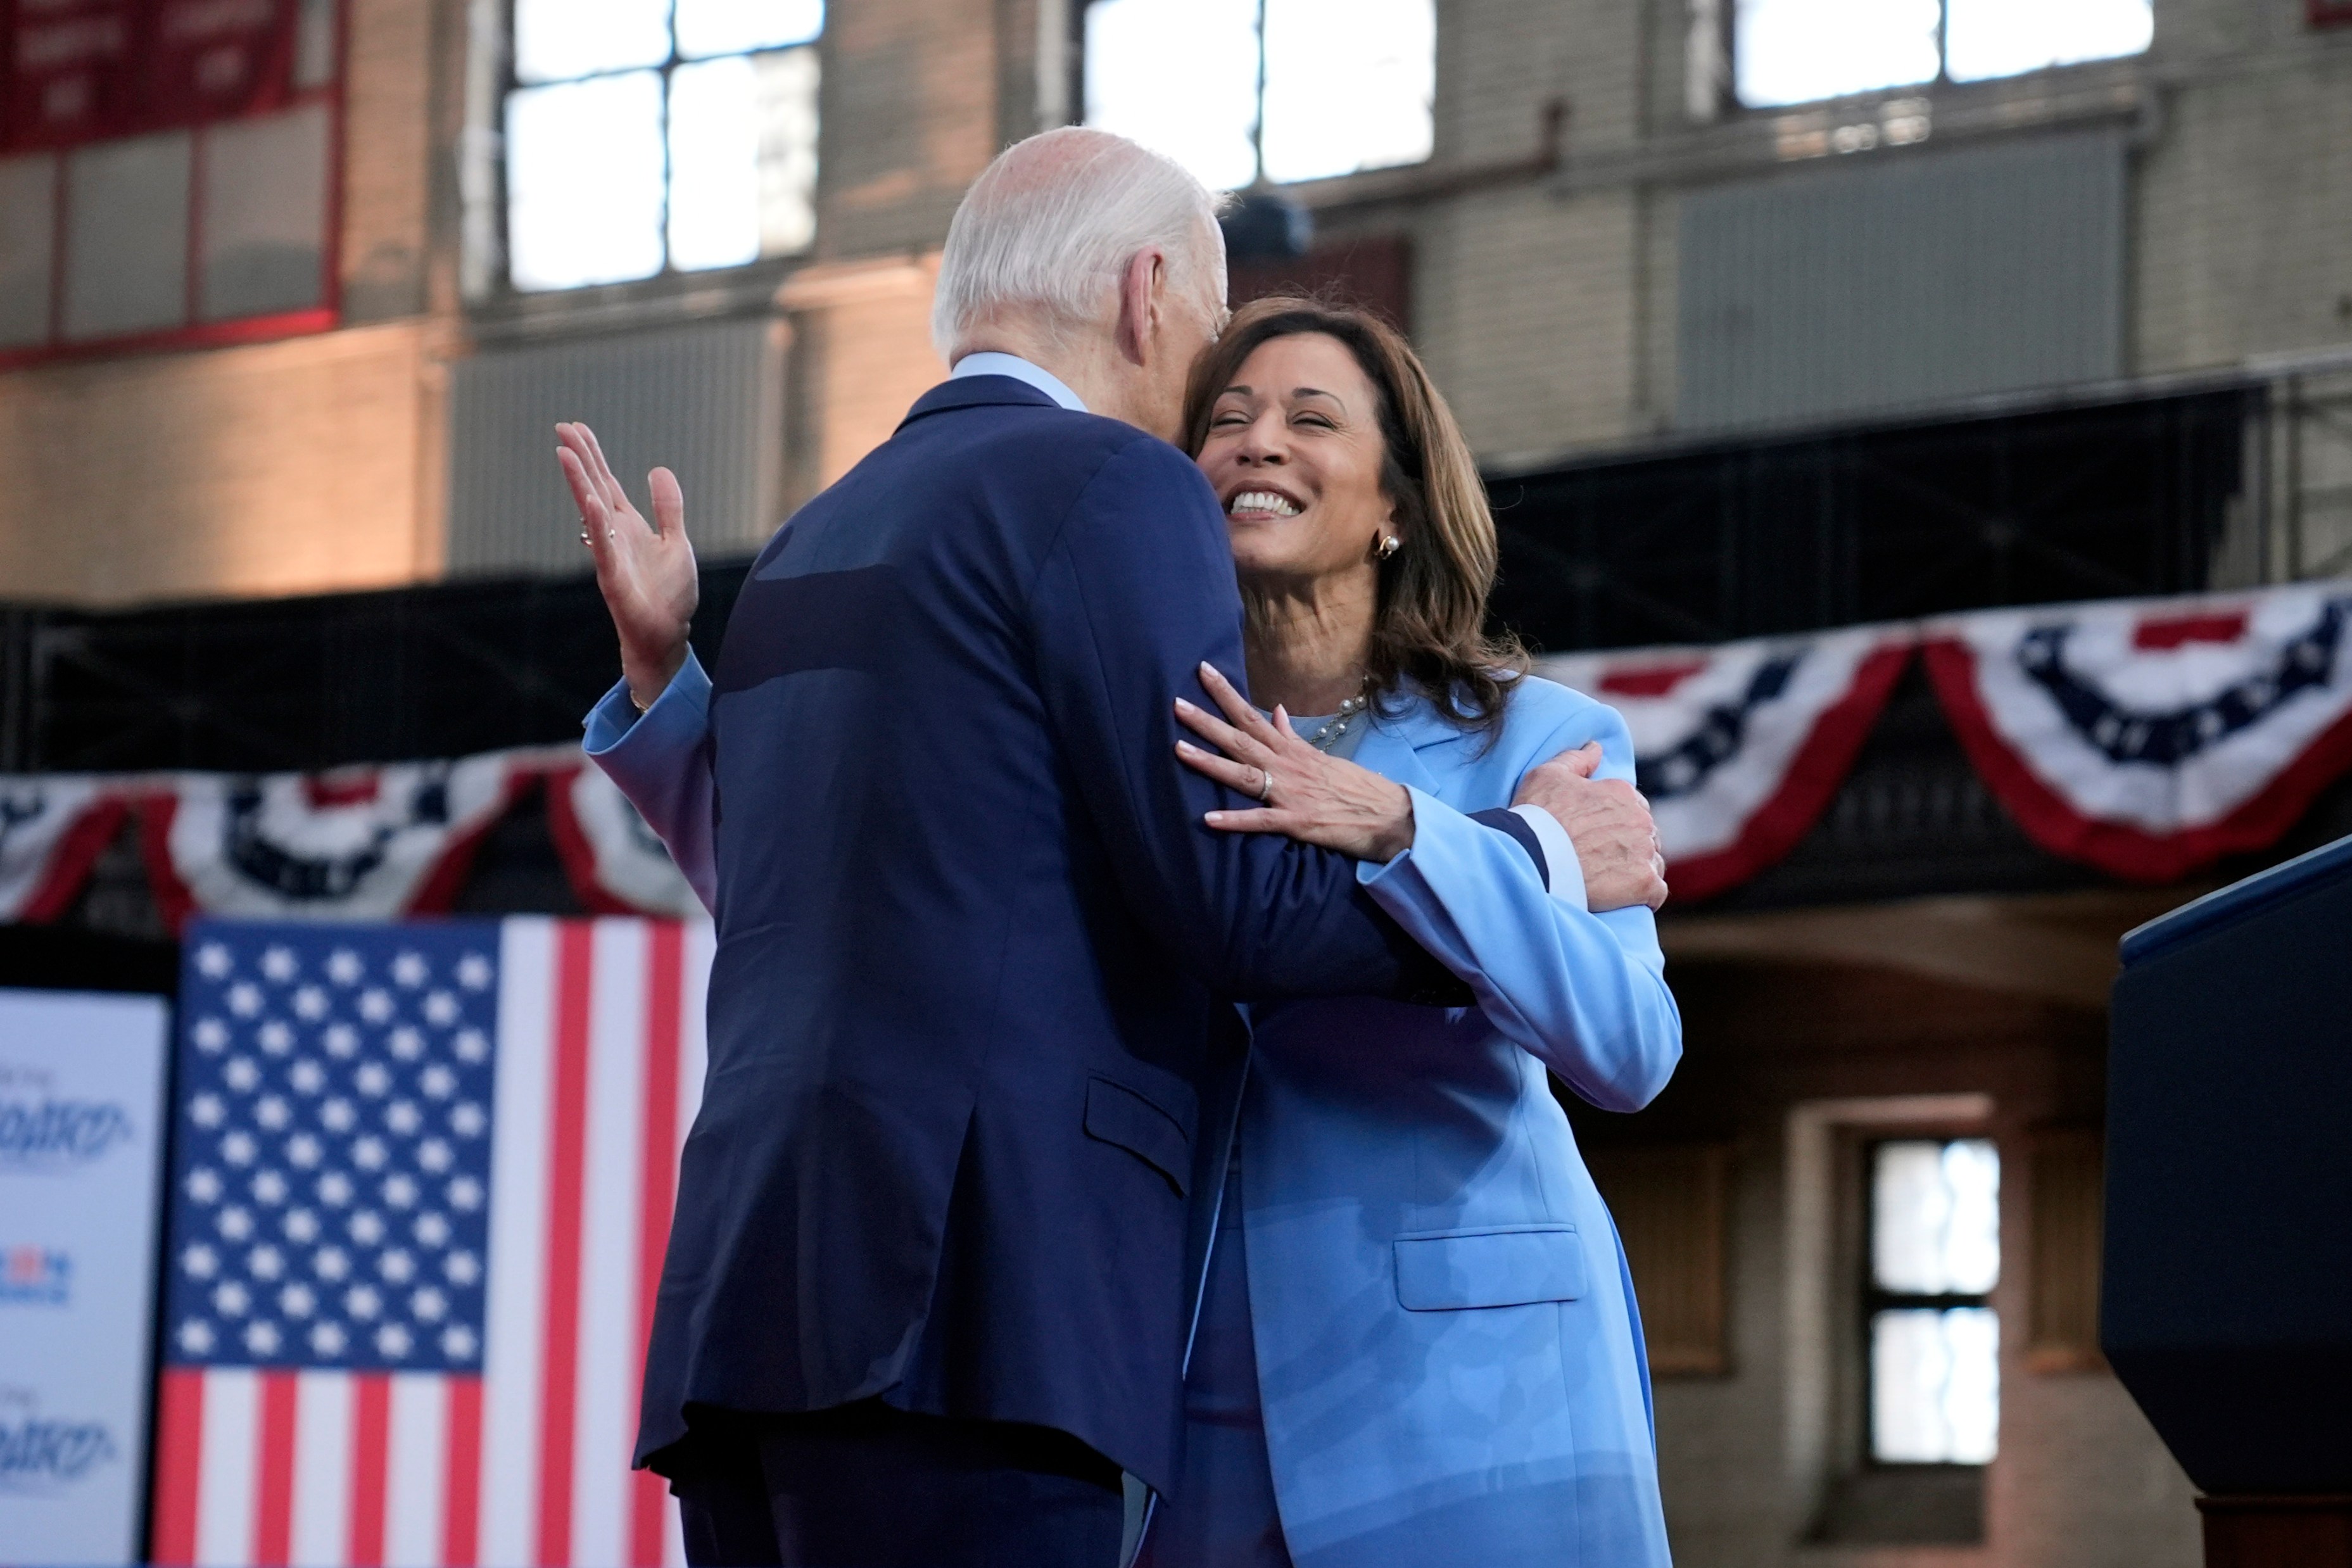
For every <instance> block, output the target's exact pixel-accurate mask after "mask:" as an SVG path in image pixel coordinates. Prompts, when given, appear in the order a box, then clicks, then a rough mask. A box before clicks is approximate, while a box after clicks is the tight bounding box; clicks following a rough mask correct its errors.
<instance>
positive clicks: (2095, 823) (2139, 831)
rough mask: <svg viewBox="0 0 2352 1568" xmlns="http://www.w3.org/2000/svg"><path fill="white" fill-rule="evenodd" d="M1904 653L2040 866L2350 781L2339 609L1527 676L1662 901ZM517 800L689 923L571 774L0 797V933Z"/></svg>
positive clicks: (435, 878)
mask: <svg viewBox="0 0 2352 1568" xmlns="http://www.w3.org/2000/svg"><path fill="white" fill-rule="evenodd" d="M1915 647H1917V648H1920V649H1922V651H1923V652H1924V655H1925V658H1926V660H1927V671H1928V674H1929V676H1930V677H1931V678H1932V679H1933V681H1934V685H1935V689H1936V691H1937V696H1938V698H1939V699H1940V700H1941V702H1942V705H1943V707H1944V710H1945V712H1946V714H1947V715H1948V718H1949V719H1950V721H1951V724H1952V728H1953V730H1954V731H1955V732H1956V733H1957V734H1958V738H1959V741H1960V743H1961V745H1962V746H1963V747H1964V748H1965V750H1966V752H1967V753H1968V756H1969V760H1970V762H1971V763H1972V764H1973V766H1974V767H1975V770H1976V772H1977V773H1978V774H1979V776H1980V777H1981V778H1982V779H1983V781H1984V783H1985V785H1986V787H1987V788H1988V789H1989V790H1990V791H1991V793H1992V795H1994V796H1995V798H1997V799H1998V800H1999V801H2000V803H2001V805H2003V806H2004V807H2006V808H2007V809H2008V811H2009V812H2010V814H2011V816H2013V817H2014V818H2015V819H2016V820H2017V822H2018V823H2019V825H2020V826H2021V827H2022V828H2023V830H2024V831H2025V832H2026V833H2027V834H2028V835H2029V836H2030V837H2032V839H2033V840H2034V841H2035V842H2036V843H2037V844H2039V845H2041V846H2042V847H2043V848H2044V849H2046V850H2048V851H2049V852H2051V853H2052V854H2054V855H2059V856H2063V857H2065V858H2070V859H2074V860H2080V861H2084V862H2086V863H2088V864H2090V865H2093V866H2095V867H2097V868H2099V869H2101V870H2103V871H2105V872H2107V873H2108V874H2110V875H2113V876H2116V877H2120V878H2124V879H2130V880H2136V881H2147V882H2165V881H2170V880H2174V879H2178V878H2179V877H2182V876H2184V875H2186V874H2187V873H2189V872H2190V871H2193V870H2195V869H2196V868H2199V867H2200V866H2203V865H2206V864H2209V863H2210V862H2211V861H2213V860H2216V859H2218V858H2221V857H2222V856H2225V855H2230V854H2234V853H2243V852H2248V851H2253V850H2259V849H2263V848H2264V847H2268V846H2269V845H2271V844H2273V843H2274V842H2276V841H2277V839H2278V838H2279V837H2281V836H2283V835H2284V833H2286V831H2287V830H2288V829H2289V828H2291V827H2293V826H2294V824H2295V823H2296V822H2297V821H2298V820H2299V819H2300V818H2301V817H2302V816H2303V815H2304V814H2305V811H2306V810H2308V809H2309V807H2310V805H2311V804H2312V802H2313V800H2314V798H2315V797H2316V796H2317V795H2318V794H2319V793H2320V792H2321V791H2322V790H2324V789H2326V787H2327V786H2328V785H2329V784H2333V783H2334V782H2335V781H2336V780H2337V779H2338V778H2341V777H2342V776H2344V775H2345V774H2346V773H2352V582H2337V583H2323V584H2295V585H2294V586H2290V587H2284V588H2273V589H2266V590H2263V591H2261V592H2258V593H2247V594H2236V595H2206V596H2201V597H2194V598H2177V599H2148V600H2110V601H2105V602H2101V603H2094V604H2086V605H2041V606H2035V607H2032V608H2026V609H2004V610H1987V611H1979V612H1977V613H1974V614H1970V615H1965V616H1951V617H1948V618H1945V619H1941V620H1937V621H1934V622H1930V623H1927V624H1926V625H1924V626H1911V625H1902V626H1858V627H1849V628H1845V629H1843V630H1839V631H1832V632H1821V633H1813V634H1809V635H1805V636H1801V637H1776V638H1760V639H1755V640H1751V641H1745V642H1735V643H1723V644H1719V645H1717V646H1714V647H1688V648H1674V647H1653V648H1634V649H1623V650H1618V651H1614V652H1609V653H1597V654H1579V655H1572V656H1567V657H1562V658H1549V659H1546V660H1543V661H1542V662H1541V664H1540V665H1539V666H1538V668H1539V670H1540V671H1541V673H1543V674H1545V675H1547V676H1549V677H1550V678H1551V679H1555V680H1559V681H1561V682H1563V683H1564V684H1566V685H1569V686H1572V687H1575V688H1576V689H1579V690H1581V691H1584V692H1587V693H1590V694H1591V695H1592V696H1594V697H1596V698H1599V699H1600V700H1602V701H1604V702H1607V703H1609V704H1611V705H1612V707H1614V708H1616V709H1617V710H1619V711H1620V712H1622V714H1623V715H1624V717H1625V721H1626V724H1627V727H1628V728H1629V729H1630V730H1631V731H1632V732H1633V745H1634V751H1635V754H1636V758H1637V761H1636V773H1637V781H1638V783H1639V785H1640V787H1641V789H1642V790H1643V793H1644V794H1645V795H1648V796H1649V797H1650V802H1651V805H1652V806H1653V808H1654V811H1655V812H1656V815H1657V823H1658V834H1659V837H1660V838H1661V839H1662V840H1663V842H1664V847H1665V852H1666V858H1667V880H1668V882H1669V883H1670V884H1671V886H1672V889H1673V891H1674V894H1675V898H1676V900H1681V901H1684V902H1690V901H1696V900H1701V899H1705V898H1708V897H1711V896H1713V895H1714V894H1717V893H1720V892H1723V891H1725V890H1727V889H1730V888H1733V887H1736V886H1738V884H1739V883H1741V882H1744V881H1746V880H1747V879H1749V878H1751V877H1753V876H1755V875H1756V874H1757V873H1758V872H1759V871H1762V870H1763V869H1764V868H1767V867H1769V866H1770V865H1771V864H1773V863H1774V862H1775V861H1777V860H1778V859H1780V858H1781V857H1782V856H1784V855H1786V854H1787V853H1788V852H1789V851H1790V849H1791V848H1793V847H1795V846H1796V844H1797V843H1798V841H1799V840H1800V839H1801V838H1802V837H1804V836H1805V835H1806V833H1808V832H1809V831H1811V828H1812V826H1813V825H1814V824H1815V823H1816V822H1817V821H1818V820H1819V819H1820V816H1821V814H1822V811H1823V810H1824V809H1825V808H1826V807H1827V805H1828V804H1829V802H1830V800H1831V797H1832V795H1835V793H1836V791H1837V789H1838V786H1839V785H1840V784H1843V782H1844V780H1845V777H1846V775H1847V773H1849V772H1850V771H1851V770H1852V768H1853V761H1854V757H1855V755H1856V753H1857V752H1860V750H1861V748H1862V744H1863V742H1864V738H1865V737H1866V736H1867V735H1868V733H1869V731H1870V729H1871V727H1872V725H1873V724H1874V722H1875V721H1877V718H1878V715H1879V712H1880V710H1882V709H1883V708H1884V707H1885V702H1886V699H1887V696H1888V694H1889V692H1890V691H1891V690H1892V689H1893V688H1894V686H1895V681H1896V679H1897V678H1898V677H1899V676H1900V675H1901V674H1902V672H1903V670H1904V668H1905V667H1906V663H1907V661H1908V660H1909V658H1910V656H1911V650H1912V649H1913V648H1915ZM534 783H543V784H544V787H545V789H546V799H547V817H548V828H549V832H550V835H551V837H552V838H553V839H554V842H555V847H556V850H557V852H558V855H559V857H560V858H561V859H562V864H563V868H564V871H565V874H566V878H567V879H568V880H569V881H570V883H571V884H572V890H573V892H574V893H575V894H576V895H577V897H578V898H579V900H580V902H581V903H582V904H583V906H585V907H586V908H588V909H589V910H592V911H594V912H598V913H619V914H641V915H653V916H669V917H681V916H682V917H685V918H688V919H698V918H700V917H701V914H702V910H701V907H700V904H699V902H698V900H697V899H696V898H695V895H694V892H693V889H691V888H690V887H688V884H687V881H686V879H685V878H684V877H683V876H682V875H681V874H680V873H679V872H678V870H677V867H675V866H674V865H672V864H671V862H670V859H669V856H668V853H667V850H666V849H665V848H664V847H663V846H662V844H661V841H660V840H659V839H657V838H656V837H654V835H653V833H652V831H651V830H650V829H649V828H647V827H646V824H645V822H644V820H643V819H642V818H641V817H639V816H638V815H637V813H636V809H635V807H634V806H632V805H630V804H629V803H628V801H627V799H626V798H625V797H624V796H623V795H621V793H620V791H619V790H618V789H616V788H615V787H614V785H613V784H612V782H611V781H610V780H609V779H607V778H606V777H605V776H604V773H603V772H602V770H600V769H598V768H596V767H594V766H593V764H590V763H588V762H587V760H586V759H585V758H584V757H583V756H582V755H581V753H580V752H579V750H578V748H577V747H572V746H563V747H534V748H524V749H518V750H514V751H507V752H489V753H486V754H484V755H481V756H475V757H467V758H463V759H460V760H458V761H456V762H426V763H393V764H389V765H385V766H379V767H363V768H350V769H340V770H337V771H335V772H332V773H318V774H300V773H279V774H271V775H266V776H251V775H235V774H222V773H178V774H169V775H163V776H160V777H158V776H134V775H116V776H99V775H88V774H37V775H25V776H16V777H0V921H49V920H55V919H57V918H58V916H60V915H62V914H63V913H64V912H65V911H66V910H67V909H68V907H69V906H70V905H71V903H72V901H73V900H74V899H75V897H76V896H77V895H78V894H79V891H80V889H81V887H82V885H83V884H84V882H85V881H86V880H87V879H88V877H89V871H90V868H91V867H92V865H93V864H94V863H95V861H96V859H97V858H98V855H99V853H100V851H101V850H102V849H103V848H104V847H106V846H107V845H108V844H109V843H110V842H112V841H113V839H114V838H115V837H116V836H117V835H118V833H119V832H120V831H121V827H122V826H123V823H124V821H125V818H126V816H127V815H128V814H129V813H130V812H131V811H132V810H134V809H135V810H136V811H137V812H138V813H139V815H140V826H141V836H142V842H143V847H144V848H145V851H146V858H147V864H148V870H149V877H150V880H151V881H152V885H153V888H154V892H155V899H156V902H157V904H158V905H159V907H160V908H161V909H162V910H163V914H164V916H165V918H166V919H167V920H168V921H170V922H171V923H172V924H173V926H174V927H176V926H178V925H179V924H180V923H181V922H182V921H184V920H185V919H186V918H187V917H188V916H189V915H190V914H192V913H194V912H197V911H204V912H208V913H220V914H245V915H256V916H265V917H280V918H282V917H287V916H294V917H312V918H320V919H330V920H383V919H390V918H394V917H398V916H401V915H410V914H426V913H433V912H436V911H438V910H446V909H447V908H448V907H449V906H450V904H451V902H452V900H454V899H455V898H456V896H457V892H458V891H459V889H460V887H461V886H462V884H463V882H464V879H465V878H466V876H467V871H468V868H469V867H470V865H471V862H472V859H473V856H474V851H475V849H476V847H477V846H478V844H479V842H480V840H481V838H482V837H483V835H484V834H486V833H487V832H488V830H489V829H490V828H491V827H492V826H494V825H495V824H496V823H497V821H498V820H499V817H500V816H501V815H503V814H504V813H505V812H506V811H507V810H508V809H509V807H510V806H511V805H512V804H513V803H514V801H515V799H516V798H517V796H518V795H520V793H521V792H522V791H524V790H526V789H527V788H529V787H530V785H531V784H534Z"/></svg>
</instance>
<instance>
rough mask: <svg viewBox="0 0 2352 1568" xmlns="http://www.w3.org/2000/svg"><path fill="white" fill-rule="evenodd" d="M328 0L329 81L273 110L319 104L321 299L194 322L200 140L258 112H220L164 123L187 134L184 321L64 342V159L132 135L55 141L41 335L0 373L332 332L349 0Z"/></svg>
mask: <svg viewBox="0 0 2352 1568" xmlns="http://www.w3.org/2000/svg"><path fill="white" fill-rule="evenodd" d="M334 4H335V64H334V74H333V77H332V79H331V80H330V81H329V82H328V83H327V85H326V86H324V87H315V88H310V89H298V90H296V91H294V92H292V93H290V94H289V95H288V98H287V100H286V102H284V103H283V104H281V105H279V106H278V107H277V108H276V109H273V110H270V111H269V112H270V113H271V114H284V113H288V112H290V111H292V110H297V109H301V108H304V107H307V106H309V105H310V104H314V103H324V104H325V105H326V106H327V201H326V209H325V215H324V226H325V233H324V235H323V236H322V237H321V238H322V243H321V245H320V248H319V269H320V274H321V276H320V296H319V297H320V302H319V303H318V304H316V305H311V306H306V307H304V308H303V309H300V310H275V311H270V312H268V313H266V314H262V315H257V316H240V317H237V318H236V319H235V320H232V321H198V320H197V319H196V315H197V302H198V297H199V294H200V291H201V290H202V289H203V286H204V284H203V276H202V269H201V266H200V263H201V260H202V258H203V248H204V195H205V133H206V132H209V131H211V130H213V129H214V128H215V127H216V126H224V125H235V124H237V123H239V122H241V121H247V120H256V119H261V118H265V116H262V115H257V114H232V115H219V116H213V117H209V118H203V117H200V118H197V119H194V120H192V121H189V122H188V123H187V124H185V125H184V126H174V127H168V128H166V129H168V130H175V131H184V132H187V134H188V137H189V142H190V149H189V163H188V222H187V229H186V232H185V233H184V235H183V237H182V244H183V245H184V248H185V251H186V261H187V268H186V278H185V281H184V289H185V297H184V301H183V305H182V310H183V314H184V320H183V323H182V324H181V325H179V326H176V327H163V328H158V329H155V330H153V331H141V332H125V333H120V334H117V335H115V336H113V337H107V338H89V339H83V340H79V341H75V342H68V341H66V340H65V338H64V336H63V333H64V330H65V289H66V277H65V261H66V238H67V226H68V216H69V214H68V192H67V185H66V160H67V159H68V157H69V156H71V155H72V154H73V153H78V152H80V151H82V150H83V149H85V148H89V147H102V146H105V145H106V144H107V143H109V142H126V141H131V140H133V139H134V137H129V136H94V137H90V138H88V139H86V140H79V141H68V142H58V143H56V144H54V145H52V146H48V147H46V148H42V149H38V151H40V152H46V153H49V154H50V155H51V156H53V157H55V158H56V160H57V164H56V169H55V171H54V174H53V176H52V177H53V182H54V183H53V184H52V188H51V191H50V196H49V221H50V225H51V229H50V237H49V300H48V310H49V324H48V331H49V336H48V341H47V342H45V343H41V344H38V345H36V346H31V347H23V348H12V349H0V373H5V372H8V371H13V370H23V369H26V368H29V367H32V366H35V365H45V364H56V363H70V362H74V361H79V360H93V359H112V358H117V357H121V356H124V355H131V354H150V353H173V352H176V351H180V350H186V349H211V348H226V347H230V346H232V345H235V344H238V343H257V342H275V341H277V340H278V339H281V338H292V337H304V336H309V335H310V334H313V333H318V332H325V331H333V330H334V329H335V328H336V327H338V326H341V324H342V318H343V206H344V193H345V187H346V184H347V182H346V180H345V178H344V167H343V154H344V150H345V147H346V146H347V129H348V123H349V117H350V102H351V52H352V0H334ZM154 134H156V132H152V131H142V132H137V133H136V135H137V136H138V137H145V136H152V135H154Z"/></svg>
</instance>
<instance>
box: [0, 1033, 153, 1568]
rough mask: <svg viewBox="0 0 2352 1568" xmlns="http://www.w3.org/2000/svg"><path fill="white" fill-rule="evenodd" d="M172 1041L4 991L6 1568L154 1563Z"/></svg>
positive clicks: (1, 1351)
mask: <svg viewBox="0 0 2352 1568" xmlns="http://www.w3.org/2000/svg"><path fill="white" fill-rule="evenodd" d="M168 1026H169V1014H168V1009H167V1008H166V1006H165V1005H164V1003H163V998H161V997H158V996H99V995H89V994H81V993H76V992H62V991H0V1561H5V1562H8V1563H44V1564H52V1563H54V1564H66V1563H135V1562H137V1561H138V1560H139V1539H138V1538H139V1513H140V1507H141V1503H142V1496H141V1491H142V1483H143V1481H144V1479H145V1478H144V1464H143V1460H144V1458H145V1455H146V1448H147V1440H146V1416H147V1393H148V1388H149V1373H150V1370H151V1365H152V1362H151V1356H152V1350H151V1347H152V1343H153V1342H152V1338H151V1336H150V1332H149V1327H150V1323H151V1322H152V1319H151V1317H150V1312H151V1310H152V1308H151V1303H152V1300H153V1294H154V1285H155V1265H154V1257H155V1183H156V1166H157V1163H158V1162H159V1161H160V1159H161V1158H162V1144H163V1140H162V1137H161V1132H162V1123H163V1047H164V1037H165V1035H166V1033H167V1032H168Z"/></svg>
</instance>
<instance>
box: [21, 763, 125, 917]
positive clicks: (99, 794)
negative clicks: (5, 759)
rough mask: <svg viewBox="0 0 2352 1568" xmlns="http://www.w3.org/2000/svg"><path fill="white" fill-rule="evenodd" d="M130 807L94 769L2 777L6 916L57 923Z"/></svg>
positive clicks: (114, 788) (119, 827)
mask: <svg viewBox="0 0 2352 1568" xmlns="http://www.w3.org/2000/svg"><path fill="white" fill-rule="evenodd" d="M129 809H130V806H129V803H128V801H127V799H126V797H125V796H124V795H122V793H121V791H120V789H119V788H117V787H116V785H115V784H114V783H113V781H110V780H107V779H104V778H99V777H94V776H91V775H89V774H75V773H36V774H27V775H25V776H22V777H10V778H0V921H52V920H55V919H57V918H58V916H59V915H61V914H63V913H64V912H65V911H66V909H67V907H68V905H70V904H71V903H72V902H73V900H74V896H75V895H76V894H77V893H79V892H80V891H81V887H82V883H83V882H84V881H86V880H87V879H89V869H90V867H91V865H92V864H93V863H94V862H96V860H97V859H98V856H99V852H100V850H102V849H104V848H105V847H107V845H108V844H109V843H110V842H112V841H113V838H114V836H115V834H116V833H117V832H119V831H120V830H121V826H122V819H123V816H124V814H125V813H126V812H127V811H128V810H129Z"/></svg>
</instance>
